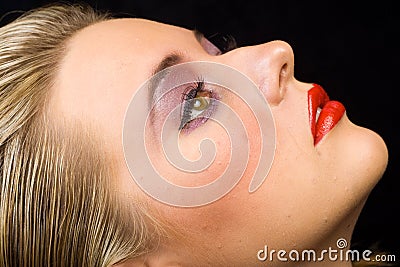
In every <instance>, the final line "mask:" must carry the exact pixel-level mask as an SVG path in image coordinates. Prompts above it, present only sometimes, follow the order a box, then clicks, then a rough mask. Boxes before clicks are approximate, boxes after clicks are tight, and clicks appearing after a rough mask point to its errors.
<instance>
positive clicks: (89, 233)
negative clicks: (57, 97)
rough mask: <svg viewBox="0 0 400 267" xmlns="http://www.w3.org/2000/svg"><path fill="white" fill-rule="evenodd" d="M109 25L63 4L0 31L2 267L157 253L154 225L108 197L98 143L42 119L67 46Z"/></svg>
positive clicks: (107, 167)
mask: <svg viewBox="0 0 400 267" xmlns="http://www.w3.org/2000/svg"><path fill="white" fill-rule="evenodd" d="M109 18H110V16H108V15H106V14H100V13H99V12H96V11H95V10H94V9H92V8H90V7H89V6H83V5H67V4H57V5H51V6H47V7H43V8H39V9H35V10H32V11H29V12H27V13H25V14H24V15H22V16H21V17H20V18H18V19H16V20H15V21H13V22H11V23H9V24H8V25H6V26H4V27H2V28H0V194H1V195H0V265H1V266H4V267H6V266H108V265H111V264H115V263H118V262H121V261H123V260H126V259H129V258H134V257H137V256H138V255H141V254H143V253H146V252H147V251H149V250H150V249H151V244H152V243H153V239H154V236H153V235H152V234H150V230H149V229H150V226H149V225H150V222H152V217H151V216H150V215H148V213H147V210H145V208H142V207H143V205H139V204H137V205H135V206H134V207H130V209H129V212H128V209H127V208H126V207H124V206H123V205H122V204H121V201H119V200H118V199H117V197H116V196H114V195H113V194H112V193H114V194H115V192H111V190H110V189H109V186H110V185H109V181H110V180H111V179H112V176H113V170H112V167H111V166H112V159H111V158H109V157H108V156H107V155H105V154H104V153H102V148H101V146H100V144H101V143H102V142H101V140H100V139H101V137H99V136H96V135H95V134H93V131H91V130H90V129H91V128H90V127H89V126H87V125H82V124H80V123H77V122H76V123H71V122H70V123H57V122H55V121H54V120H51V119H49V117H50V116H47V113H46V112H47V110H46V105H47V101H46V99H47V96H48V94H49V91H50V89H51V88H52V86H53V85H54V77H55V75H56V73H57V69H58V66H59V64H60V61H61V60H62V58H63V56H64V54H65V52H66V45H67V42H68V40H69V39H70V38H71V37H72V36H73V35H74V34H75V33H76V32H78V31H79V30H81V29H83V28H84V27H86V26H89V25H91V24H94V23H97V22H100V21H104V20H107V19H109ZM114 179H115V177H114ZM151 229H153V228H151ZM152 233H155V231H153V232H152ZM154 235H155V236H156V234H154Z"/></svg>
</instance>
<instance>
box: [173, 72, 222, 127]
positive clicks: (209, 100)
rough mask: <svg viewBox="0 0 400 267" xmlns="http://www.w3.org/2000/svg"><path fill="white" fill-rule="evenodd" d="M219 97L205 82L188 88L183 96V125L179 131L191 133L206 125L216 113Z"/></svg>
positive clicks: (196, 83)
mask: <svg viewBox="0 0 400 267" xmlns="http://www.w3.org/2000/svg"><path fill="white" fill-rule="evenodd" d="M217 99H219V97H218V96H217V94H216V93H215V90H214V91H213V90H212V89H211V88H210V85H209V84H206V83H205V82H204V81H203V80H199V81H197V82H195V83H194V86H190V87H188V88H187V89H186V90H185V92H184V93H183V95H182V111H181V123H180V126H179V130H182V131H184V132H186V133H187V132H190V131H191V130H194V129H196V128H197V127H199V126H200V125H202V124H204V123H205V122H206V121H207V120H208V119H209V118H210V116H211V115H212V114H213V113H214V112H215V111H216V107H217V101H216V100H217Z"/></svg>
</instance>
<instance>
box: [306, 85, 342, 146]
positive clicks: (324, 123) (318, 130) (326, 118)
mask: <svg viewBox="0 0 400 267" xmlns="http://www.w3.org/2000/svg"><path fill="white" fill-rule="evenodd" d="M318 108H320V109H321V112H320V115H319V117H318V120H317V121H316V120H315V119H316V117H317V110H318ZM344 112H345V108H344V106H343V104H342V103H340V102H338V101H331V100H329V96H328V95H327V93H326V92H325V90H324V89H323V88H322V87H321V86H320V85H318V84H315V83H314V84H313V87H312V88H311V89H310V90H308V115H309V118H310V126H311V133H312V135H313V137H314V146H315V145H317V144H318V142H319V141H321V139H322V138H323V137H324V136H325V135H326V134H327V133H328V132H329V131H330V130H332V128H333V127H335V125H336V124H337V123H338V122H339V120H340V119H341V118H342V116H343V114H344Z"/></svg>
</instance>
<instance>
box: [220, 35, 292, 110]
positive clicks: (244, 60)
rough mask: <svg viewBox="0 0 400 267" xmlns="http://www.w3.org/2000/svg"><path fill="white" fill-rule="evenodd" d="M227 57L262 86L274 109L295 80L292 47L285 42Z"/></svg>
mask: <svg viewBox="0 0 400 267" xmlns="http://www.w3.org/2000/svg"><path fill="white" fill-rule="evenodd" d="M226 56H227V57H228V56H229V57H230V61H231V62H229V63H230V64H232V65H234V66H235V67H236V68H237V69H238V70H240V71H243V72H244V74H246V75H247V76H248V77H249V78H250V79H252V80H253V82H254V83H256V85H257V86H258V88H259V89H260V90H261V92H262V93H263V94H264V96H265V97H266V99H267V101H268V102H269V103H270V105H278V104H279V103H280V102H281V101H282V100H283V99H284V96H285V93H286V90H287V87H288V83H289V81H290V80H291V79H293V69H294V55H293V49H292V47H291V46H290V45H289V44H288V43H286V42H283V41H272V42H268V43H266V44H262V45H257V46H248V47H242V48H238V49H235V50H233V51H231V52H229V53H228V54H226Z"/></svg>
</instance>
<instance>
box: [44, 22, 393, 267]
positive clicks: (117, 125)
mask: <svg viewBox="0 0 400 267" xmlns="http://www.w3.org/2000/svg"><path fill="white" fill-rule="evenodd" d="M172 53H178V54H179V55H180V56H181V57H182V58H181V60H182V62H189V61H199V60H202V61H212V62H217V63H223V64H226V65H229V66H232V67H234V68H236V69H237V70H239V71H240V72H242V73H244V74H245V75H247V76H248V77H249V78H250V79H251V80H252V81H253V82H254V83H255V84H256V85H257V86H258V87H259V89H260V90H261V93H262V94H263V96H264V97H265V99H266V100H267V101H268V103H269V104H270V106H271V110H272V113H273V117H274V119H275V127H276V153H275V159H274V162H273V165H272V168H271V171H270V173H269V175H268V177H267V179H266V180H265V182H264V183H263V184H262V186H261V187H260V188H259V189H258V190H257V191H256V192H254V193H251V194H249V192H248V190H247V188H248V185H249V182H250V180H251V178H252V173H253V171H254V168H255V166H256V162H254V160H252V158H251V159H250V162H249V164H248V165H247V169H246V171H245V173H244V176H243V177H242V179H241V180H240V182H239V184H238V185H237V186H236V187H235V188H234V189H233V190H232V191H231V192H230V193H229V194H227V195H226V196H225V197H223V198H222V199H219V200H218V201H216V202H213V203H211V204H208V205H205V206H201V207H196V208H180V207H174V206H170V205H166V204H163V203H160V202H158V201H157V200H155V199H153V198H151V197H148V196H147V195H146V194H145V193H143V192H141V191H140V190H139V189H138V187H137V185H136V184H135V182H134V180H133V179H132V178H131V176H130V173H129V171H128V168H127V166H126V164H125V160H124V154H123V147H122V142H121V135H122V128H123V127H122V125H123V121H124V116H125V111H126V108H127V106H128V105H129V101H130V99H131V97H132V95H133V94H134V92H135V90H137V88H139V87H140V85H141V84H142V83H143V82H144V81H146V80H147V79H148V78H149V77H150V76H151V75H152V72H153V71H154V70H155V68H156V66H157V65H158V64H159V63H160V62H161V61H162V60H163V59H164V58H165V57H167V56H168V55H170V54H172ZM293 70H294V54H293V51H292V49H291V47H290V46H289V45H288V44H287V43H285V42H281V41H274V42H269V43H266V44H262V45H258V46H252V47H242V48H238V49H234V50H232V51H230V52H228V53H225V54H223V55H217V56H216V55H213V51H210V49H209V48H208V47H204V42H199V40H198V39H196V38H195V36H194V34H193V32H192V31H189V30H187V29H183V28H179V27H175V26H170V25H165V24H161V23H157V22H152V21H148V20H142V19H119V20H111V21H106V22H102V23H99V24H96V25H93V26H90V27H88V28H86V29H84V30H82V31H81V32H79V33H78V34H76V36H74V37H73V38H72V40H70V43H69V46H68V51H67V53H66V56H65V58H64V60H63V62H62V64H61V67H60V71H59V73H58V76H57V81H56V84H55V86H54V90H53V91H52V97H51V107H50V108H51V109H53V110H54V112H53V114H57V116H64V117H66V118H67V119H80V120H83V121H85V120H87V121H88V122H91V123H94V124H96V125H98V127H99V129H101V130H100V131H99V132H101V134H103V135H104V136H105V137H106V140H107V142H106V144H105V146H106V148H107V149H108V151H107V152H109V153H112V155H115V158H116V159H117V162H119V163H120V164H119V166H117V168H118V171H119V173H120V176H119V177H118V179H117V181H115V182H116V185H118V186H117V189H116V190H118V191H119V192H120V194H121V195H123V196H124V197H126V198H127V201H128V200H129V199H132V198H134V197H137V196H139V197H141V198H143V199H146V200H148V201H149V202H150V204H151V205H152V206H153V207H154V208H155V209H157V210H158V211H159V213H160V214H161V216H162V217H163V220H165V221H167V222H168V223H170V224H172V225H176V227H177V229H179V231H181V232H182V233H183V234H184V236H185V241H187V242H188V244H189V246H188V245H187V244H186V243H185V242H181V241H178V240H174V239H172V238H170V239H166V240H163V241H162V242H163V243H162V245H161V246H160V247H159V249H158V250H157V251H155V252H153V253H151V254H150V255H147V256H146V257H143V258H141V259H136V260H132V261H127V262H125V263H123V264H121V266H142V265H141V264H142V263H144V261H145V262H146V264H147V265H144V266H197V265H196V264H198V265H199V266H260V264H261V265H262V264H263V263H261V262H260V261H259V260H258V259H257V252H258V251H259V250H260V249H263V248H264V246H265V245H268V248H269V249H276V250H279V249H285V250H287V251H290V250H291V249H297V250H301V249H315V250H322V249H327V248H328V247H333V248H336V240H337V239H339V238H346V240H347V241H348V242H350V240H351V235H352V232H353V228H354V226H355V223H356V220H357V218H358V215H359V213H360V211H361V209H362V207H363V204H364V203H365V201H366V199H367V197H368V194H369V193H370V191H371V190H372V188H373V187H374V186H375V184H376V183H377V182H378V180H379V178H380V177H381V175H382V173H383V171H384V169H385V166H386V163H387V150H386V146H385V144H384V142H383V141H382V139H381V138H380V137H379V136H378V135H377V134H376V133H374V132H372V131H370V130H368V129H365V128H361V127H359V126H356V125H354V124H353V123H351V122H350V120H349V119H348V117H347V115H346V114H345V115H344V116H343V117H342V119H341V120H340V121H339V123H338V124H337V125H336V126H335V128H334V129H333V130H332V131H330V132H329V133H328V135H326V136H325V137H324V139H323V140H322V141H321V142H319V143H318V145H317V146H314V144H313V138H312V136H311V133H310V126H309V118H308V110H307V108H308V106H307V105H308V104H307V90H309V89H310V88H311V84H310V83H303V82H299V81H297V80H296V79H295V78H294V73H293ZM327 91H328V93H329V88H327ZM227 103H229V104H230V105H231V106H232V107H233V108H234V109H235V110H236V111H237V113H239V114H241V118H242V120H243V121H244V123H245V125H246V128H247V129H250V131H252V130H251V129H252V127H253V128H254V131H256V127H255V126H256V124H255V121H254V120H253V119H252V117H251V116H249V110H248V109H246V107H244V105H243V103H240V101H236V100H235V99H234V98H228V99H227ZM202 136H208V137H210V138H211V139H212V140H214V141H215V143H216V144H217V145H216V146H217V151H222V152H220V153H217V158H216V160H217V161H219V162H222V163H223V164H218V165H217V166H213V167H211V169H209V170H208V171H207V172H204V173H200V174H198V175H197V176H196V179H189V180H188V179H185V176H183V174H179V173H173V175H172V176H171V177H172V178H171V181H172V182H174V183H177V184H185V185H186V186H195V185H199V184H206V183H207V182H210V180H213V179H215V178H216V177H217V174H218V173H219V172H222V170H223V168H224V166H225V165H226V164H228V162H227V161H228V157H227V156H226V153H223V151H224V149H226V146H227V142H228V141H227V138H226V134H224V133H223V131H222V130H221V128H219V127H217V126H216V125H215V124H214V123H212V122H206V123H204V124H203V125H201V126H200V127H198V128H197V129H195V130H194V131H192V132H191V133H189V134H185V135H181V136H180V140H179V142H181V144H182V146H181V147H182V148H183V149H182V153H183V154H184V155H185V156H187V157H188V158H191V157H192V158H196V157H198V153H199V152H198V149H197V145H196V144H198V143H199V139H200V138H201V137H202ZM259 142H260V140H259V139H258V138H257V135H250V136H249V143H250V154H256V153H257V151H258V150H257V144H258V143H259ZM157 147H158V146H155V145H152V144H151V143H150V144H149V149H150V152H151V151H153V152H155V153H153V155H155V156H153V157H155V158H154V160H155V161H157V160H158V159H157V155H160V153H156V152H158V150H157V149H158V148H157ZM160 166H164V167H162V168H165V169H164V170H163V169H161V170H160V171H161V172H165V173H171V172H173V170H172V169H171V168H169V167H168V166H166V165H165V164H164V165H162V164H160ZM288 166H290V167H288ZM185 244H186V245H185ZM264 264H268V266H280V264H281V265H282V266H289V265H290V262H289V263H288V262H279V261H277V260H275V261H273V262H266V263H264ZM292 264H293V266H295V265H296V263H292ZM308 264H309V265H307V264H304V265H302V266H312V265H313V263H312V262H310V263H308ZM314 264H316V265H317V266H325V265H324V264H326V266H336V265H337V266H351V263H350V262H339V261H337V262H332V261H326V262H318V263H314Z"/></svg>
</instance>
